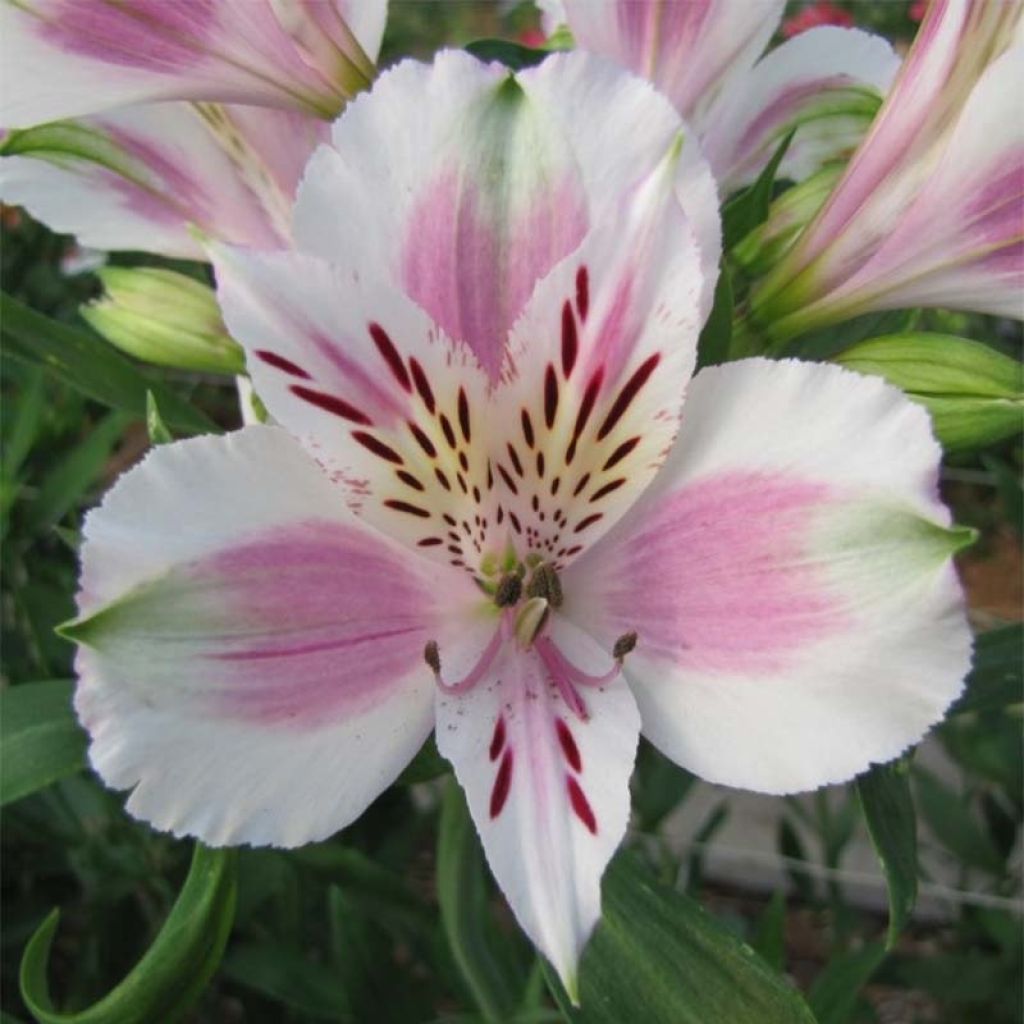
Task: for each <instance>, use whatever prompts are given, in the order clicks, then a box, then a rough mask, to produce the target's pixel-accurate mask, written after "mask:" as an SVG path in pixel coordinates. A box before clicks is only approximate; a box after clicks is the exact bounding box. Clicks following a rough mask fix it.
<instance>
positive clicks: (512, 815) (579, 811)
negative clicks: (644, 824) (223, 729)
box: [437, 623, 640, 992]
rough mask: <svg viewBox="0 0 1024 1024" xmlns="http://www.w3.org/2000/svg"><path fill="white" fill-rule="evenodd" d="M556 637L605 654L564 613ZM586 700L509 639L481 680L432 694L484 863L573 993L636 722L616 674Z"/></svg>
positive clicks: (443, 746) (440, 739)
mask: <svg viewBox="0 0 1024 1024" xmlns="http://www.w3.org/2000/svg"><path fill="white" fill-rule="evenodd" d="M554 635H555V636H556V638H557V642H558V644H559V647H560V649H561V650H562V651H563V653H564V654H565V655H566V656H567V657H568V658H569V659H570V660H572V661H575V662H577V663H580V662H586V661H587V660H591V659H594V658H602V657H603V661H604V662H605V663H606V664H609V663H610V661H611V659H610V658H609V656H608V655H607V654H603V655H602V652H601V651H600V650H599V649H597V647H596V645H595V644H594V642H593V641H592V640H590V638H589V637H587V636H586V635H585V634H582V633H580V632H579V631H577V630H575V629H573V628H572V627H571V626H569V625H568V624H567V623H562V624H560V625H559V626H558V628H557V630H556V632H555V634H554ZM442 657H443V656H442ZM442 667H443V662H442ZM583 698H584V701H585V703H586V707H587V711H588V712H589V717H588V718H587V719H586V720H582V719H580V718H579V717H577V716H576V715H575V714H574V712H573V711H572V710H571V709H570V708H569V707H568V706H567V705H566V703H565V702H564V700H563V699H562V697H561V695H560V694H559V691H558V689H557V688H556V687H555V686H554V685H553V684H552V682H551V681H550V679H549V677H548V675H547V672H546V670H545V668H544V666H543V665H542V663H541V661H540V659H539V658H538V656H537V654H536V653H535V651H533V650H530V651H524V650H522V649H521V648H520V647H519V646H518V644H517V642H516V641H515V640H509V641H508V643H507V645H506V647H505V650H504V654H503V656H502V657H501V660H500V661H499V663H498V664H497V665H496V666H495V668H494V670H493V672H492V674H491V676H490V677H489V678H488V679H487V680H485V681H483V682H481V683H479V684H478V685H477V686H476V687H475V688H474V689H472V690H470V692H469V693H467V694H465V695H462V696H453V695H450V694H444V693H439V694H438V698H437V745H438V749H439V750H440V751H441V753H442V754H443V755H444V756H445V757H447V758H448V759H449V760H450V761H451V762H452V764H453V765H454V767H455V773H456V776H457V778H458V780H459V783H460V784H461V785H462V787H463V789H464V790H465V791H466V796H467V798H468V801H469V809H470V812H471V813H472V815H473V820H474V822H475V823H476V827H477V830H478V831H479V833H480V836H481V838H482V840H483V845H484V852H485V853H486V855H487V861H488V863H489V864H490V867H491V871H492V872H493V873H494V876H495V878H496V879H497V880H498V884H499V885H500V886H501V888H502V890H503V891H504V893H505V897H506V898H507V900H508V902H509V905H510V906H511V907H512V910H513V912H514V913H515V915H516V919H517V920H518V921H519V924H520V926H521V927H522V928H523V930H524V931H525V932H526V934H527V935H529V936H530V938H531V939H532V940H533V941H534V943H535V944H536V945H537V947H538V948H539V949H540V950H541V952H542V953H544V955H545V956H546V957H547V958H548V959H549V960H550V961H551V963H552V964H553V965H554V967H555V969H556V970H557V971H558V973H559V975H560V976H561V978H562V980H563V983H564V984H565V985H566V987H567V989H568V990H569V991H570V992H575V979H576V968H577V963H578V960H579V956H580V954H581V952H582V950H583V947H584V945H585V944H586V941H587V939H588V938H589V936H590V933H591V931H592V929H593V927H594V925H595V924H596V923H597V921H598V918H599V917H600V914H601V875H602V874H603V873H604V869H605V866H606V865H607V863H608V861H609V860H610V859H611V856H612V854H613V853H614V852H615V848H616V847H617V846H618V844H619V842H620V840H621V839H622V836H623V834H624V833H625V829H626V823H627V820H628V817H629V776H630V774H631V772H632V769H633V761H634V759H635V756H636V743H637V737H638V734H639V727H640V720H639V715H638V714H637V710H636V705H635V703H634V701H633V698H632V696H631V695H630V693H629V690H628V688H627V687H626V685H625V684H624V683H623V681H622V679H621V678H620V679H617V680H615V681H614V682H612V683H609V684H607V685H605V686H603V687H602V688H600V689H596V688H595V689H587V690H586V691H585V693H584V694H583Z"/></svg>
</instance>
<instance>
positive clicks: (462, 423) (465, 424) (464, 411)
mask: <svg viewBox="0 0 1024 1024" xmlns="http://www.w3.org/2000/svg"><path fill="white" fill-rule="evenodd" d="M459 427H460V429H461V430H462V436H463V437H464V438H465V439H466V443H467V444H468V443H469V399H468V398H466V391H465V389H464V388H459Z"/></svg>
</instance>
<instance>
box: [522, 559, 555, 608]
mask: <svg viewBox="0 0 1024 1024" xmlns="http://www.w3.org/2000/svg"><path fill="white" fill-rule="evenodd" d="M526 596H527V597H542V598H544V600H545V601H547V603H548V604H549V605H550V606H551V607H552V608H560V607H561V605H562V601H563V600H564V594H563V593H562V581H561V580H560V579H559V578H558V573H557V572H555V570H554V569H553V568H552V567H551V566H550V565H549V564H548V563H547V562H541V563H540V564H539V565H538V566H537V567H536V568H535V569H534V570H533V575H532V576H531V577H530V582H529V583H528V584H527V585H526Z"/></svg>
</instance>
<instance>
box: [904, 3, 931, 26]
mask: <svg viewBox="0 0 1024 1024" xmlns="http://www.w3.org/2000/svg"><path fill="white" fill-rule="evenodd" d="M928 3H929V0H914V2H913V3H912V4H911V5H910V10H909V11H907V17H908V18H910V20H911V21H923V20H924V16H925V15H926V14H927V13H928Z"/></svg>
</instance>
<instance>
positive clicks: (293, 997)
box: [223, 942, 354, 1021]
mask: <svg viewBox="0 0 1024 1024" xmlns="http://www.w3.org/2000/svg"><path fill="white" fill-rule="evenodd" d="M223 972H224V975H225V977H228V978H230V979H231V980H232V981H234V982H235V983H236V984H239V985H244V986H245V987H246V988H249V989H252V990H253V991H254V992H259V993H260V994H261V995H264V996H267V997H268V998H270V999H272V1000H274V1001H275V1002H277V1003H281V1004H282V1005H283V1006H286V1007H288V1008H289V1009H292V1010H295V1011H297V1012H298V1013H300V1014H302V1015H303V1018H304V1019H306V1018H311V1019H314V1020H334V1021H351V1020H353V1019H354V1018H353V1016H352V1011H351V1009H350V1007H349V1002H348V996H347V994H346V992H345V989H344V988H343V986H342V985H341V983H340V981H339V980H338V976H337V974H336V973H335V971H334V970H333V969H332V968H330V967H326V966H324V965H323V964H318V963H314V962H313V961H311V960H307V959H306V957H304V956H303V954H302V951H301V950H299V949H296V948H295V947H293V946H286V945H283V944H281V943H277V942H253V943H247V944H246V945H242V946H236V947H234V948H233V949H232V950H231V952H230V953H229V954H228V955H227V956H226V957H225V958H224V966H223Z"/></svg>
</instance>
